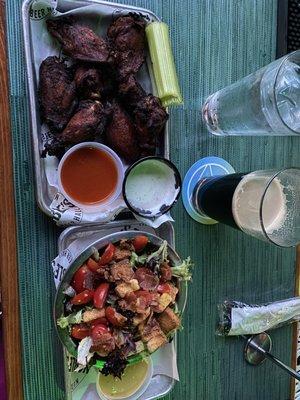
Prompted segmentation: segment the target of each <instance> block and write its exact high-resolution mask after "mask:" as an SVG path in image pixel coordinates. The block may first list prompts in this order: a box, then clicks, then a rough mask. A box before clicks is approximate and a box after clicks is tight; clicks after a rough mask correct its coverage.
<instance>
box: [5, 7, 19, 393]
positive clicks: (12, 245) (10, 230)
mask: <svg viewBox="0 0 300 400" xmlns="http://www.w3.org/2000/svg"><path fill="white" fill-rule="evenodd" d="M8 85H9V83H8V72H7V49H6V24H5V0H0V110H1V113H0V140H1V146H0V184H1V190H0V204H1V208H0V263H1V267H0V283H1V291H2V310H3V316H2V326H3V337H4V358H5V373H6V388H7V400H22V399H23V387H22V350H21V340H20V337H21V329H20V311H19V293H18V261H17V243H16V215H15V202H14V182H13V160H12V154H13V153H12V143H11V131H10V110H9V89H8Z"/></svg>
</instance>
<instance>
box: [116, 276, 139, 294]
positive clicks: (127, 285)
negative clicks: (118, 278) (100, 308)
mask: <svg viewBox="0 0 300 400" xmlns="http://www.w3.org/2000/svg"><path fill="white" fill-rule="evenodd" d="M139 288H140V286H139V283H138V281H137V280H136V279H131V280H130V281H129V282H123V283H120V284H119V285H117V286H116V288H115V291H116V293H117V295H118V296H119V297H121V298H124V297H125V296H126V294H127V293H131V292H134V291H135V290H139Z"/></svg>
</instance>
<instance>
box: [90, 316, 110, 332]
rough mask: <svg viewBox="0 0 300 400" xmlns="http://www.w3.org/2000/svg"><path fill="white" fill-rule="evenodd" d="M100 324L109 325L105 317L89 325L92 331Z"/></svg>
mask: <svg viewBox="0 0 300 400" xmlns="http://www.w3.org/2000/svg"><path fill="white" fill-rule="evenodd" d="M99 324H100V325H105V326H107V325H108V321H107V319H106V318H105V317H102V318H97V319H94V321H91V322H90V323H89V325H90V326H91V328H92V329H93V328H94V326H96V325H99Z"/></svg>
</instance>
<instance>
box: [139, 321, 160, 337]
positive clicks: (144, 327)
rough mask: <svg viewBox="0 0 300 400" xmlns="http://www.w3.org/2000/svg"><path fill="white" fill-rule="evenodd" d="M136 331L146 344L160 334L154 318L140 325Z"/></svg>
mask: <svg viewBox="0 0 300 400" xmlns="http://www.w3.org/2000/svg"><path fill="white" fill-rule="evenodd" d="M138 329H139V332H140V334H141V338H142V341H143V342H148V341H149V340H150V339H151V338H152V337H154V336H155V335H158V334H160V333H161V332H162V330H161V328H160V326H159V323H158V322H157V321H156V319H155V318H149V319H148V321H147V323H141V324H140V325H139V326H138Z"/></svg>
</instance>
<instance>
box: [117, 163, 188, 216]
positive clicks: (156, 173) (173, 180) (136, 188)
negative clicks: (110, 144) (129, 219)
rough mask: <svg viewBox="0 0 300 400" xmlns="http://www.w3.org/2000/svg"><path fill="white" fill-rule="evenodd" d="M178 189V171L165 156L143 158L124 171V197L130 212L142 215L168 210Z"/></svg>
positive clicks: (161, 212)
mask: <svg viewBox="0 0 300 400" xmlns="http://www.w3.org/2000/svg"><path fill="white" fill-rule="evenodd" d="M180 191H181V177H180V174H179V172H178V170H177V168H176V167H175V165H174V164H172V163H171V162H170V161H169V160H167V159H165V158H161V157H146V158H143V159H141V160H139V161H137V162H136V163H135V164H133V165H132V166H131V167H129V168H128V169H127V171H126V173H125V178H124V181H123V197H124V200H125V202H126V204H127V206H128V208H129V209H130V210H131V211H132V212H133V213H135V214H137V215H139V216H141V217H144V218H156V217H159V216H161V215H162V214H165V213H166V212H168V211H169V210H170V208H171V207H172V206H173V205H174V203H176V201H177V199H178V197H179V195H180Z"/></svg>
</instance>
